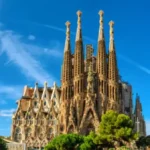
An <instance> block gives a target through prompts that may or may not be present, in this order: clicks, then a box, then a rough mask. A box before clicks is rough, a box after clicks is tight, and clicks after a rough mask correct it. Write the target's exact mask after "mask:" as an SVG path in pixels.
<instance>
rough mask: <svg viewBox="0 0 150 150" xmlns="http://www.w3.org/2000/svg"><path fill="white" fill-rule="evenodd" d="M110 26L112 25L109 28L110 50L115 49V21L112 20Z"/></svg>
mask: <svg viewBox="0 0 150 150" xmlns="http://www.w3.org/2000/svg"><path fill="white" fill-rule="evenodd" d="M109 26H110V30H109V34H110V43H109V51H110V52H111V51H114V28H113V26H114V22H113V21H110V22H109Z"/></svg>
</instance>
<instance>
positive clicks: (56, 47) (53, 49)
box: [24, 41, 62, 58]
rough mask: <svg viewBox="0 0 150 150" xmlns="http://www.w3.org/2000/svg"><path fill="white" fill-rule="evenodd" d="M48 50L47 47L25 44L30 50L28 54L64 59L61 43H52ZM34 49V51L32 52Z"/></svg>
mask: <svg viewBox="0 0 150 150" xmlns="http://www.w3.org/2000/svg"><path fill="white" fill-rule="evenodd" d="M50 43H53V44H50V45H49V46H48V47H49V48H47V47H39V46H37V45H31V44H24V47H25V48H26V49H27V50H28V52H30V53H31V54H33V55H35V56H37V55H39V56H42V55H47V56H51V57H55V58H58V57H62V51H61V49H62V48H61V45H60V42H58V41H52V42H50ZM31 49H32V51H31Z"/></svg>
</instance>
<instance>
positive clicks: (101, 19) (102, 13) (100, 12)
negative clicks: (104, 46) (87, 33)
mask: <svg viewBox="0 0 150 150" xmlns="http://www.w3.org/2000/svg"><path fill="white" fill-rule="evenodd" d="M98 14H99V15H100V21H99V23H100V27H99V35H98V41H101V40H104V31H103V15H104V12H103V11H102V10H100V11H99V13H98Z"/></svg>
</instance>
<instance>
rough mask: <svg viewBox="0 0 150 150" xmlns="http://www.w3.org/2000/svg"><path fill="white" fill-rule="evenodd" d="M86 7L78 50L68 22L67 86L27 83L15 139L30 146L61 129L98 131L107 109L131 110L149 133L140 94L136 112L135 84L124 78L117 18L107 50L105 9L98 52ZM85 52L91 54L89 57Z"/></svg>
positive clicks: (14, 126)
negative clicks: (90, 39)
mask: <svg viewBox="0 0 150 150" xmlns="http://www.w3.org/2000/svg"><path fill="white" fill-rule="evenodd" d="M81 15H82V13H81V11H78V12H77V31H76V38H75V48H74V54H73V53H72V49H71V42H70V41H71V39H70V26H71V24H70V22H68V21H67V22H66V40H65V46H64V59H63V64H62V67H61V68H62V69H61V86H60V87H58V86H57V85H56V83H54V86H53V87H48V85H47V82H45V83H44V87H39V86H38V84H37V83H36V85H35V87H34V88H32V87H28V86H25V87H24V90H23V96H22V98H21V99H20V100H18V101H17V105H18V108H17V110H16V112H15V113H14V115H13V123H12V133H11V137H12V140H14V141H16V142H25V143H26V144H27V146H28V147H37V148H38V147H44V146H45V145H46V144H47V143H48V141H50V140H51V139H52V138H53V137H55V136H56V135H58V134H61V133H80V134H84V135H87V134H88V133H89V132H90V131H91V130H93V131H96V130H97V128H98V126H99V123H100V121H101V116H102V114H104V113H105V112H106V111H107V110H115V111H117V112H119V113H125V114H127V115H129V116H130V117H131V118H132V120H133V121H134V124H135V131H138V132H140V134H141V135H145V134H146V132H145V121H144V118H143V115H142V106H141V103H140V100H139V97H137V100H136V107H135V111H134V113H133V102H132V99H133V98H132V86H131V85H129V84H128V83H127V82H123V81H122V80H121V78H120V74H119V70H118V66H117V58H116V50H115V43H114V22H113V21H110V22H109V28H110V29H109V50H108V52H107V51H106V42H105V37H104V25H103V24H104V20H103V15H104V13H103V11H100V12H99V15H100V21H99V23H100V27H99V31H98V42H97V45H98V46H97V50H96V51H97V54H96V56H93V52H94V48H93V46H92V45H91V44H88V45H86V55H84V47H85V45H84V43H83V36H82V25H81ZM84 56H86V57H85V58H84Z"/></svg>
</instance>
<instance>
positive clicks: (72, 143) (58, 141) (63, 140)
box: [45, 134, 84, 150]
mask: <svg viewBox="0 0 150 150" xmlns="http://www.w3.org/2000/svg"><path fill="white" fill-rule="evenodd" d="M83 140H84V138H83V136H81V135H78V134H62V135H59V136H57V137H55V138H54V139H53V140H52V141H51V142H50V143H49V144H48V145H47V146H46V147H45V150H74V149H79V146H80V145H81V144H82V143H83Z"/></svg>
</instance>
